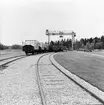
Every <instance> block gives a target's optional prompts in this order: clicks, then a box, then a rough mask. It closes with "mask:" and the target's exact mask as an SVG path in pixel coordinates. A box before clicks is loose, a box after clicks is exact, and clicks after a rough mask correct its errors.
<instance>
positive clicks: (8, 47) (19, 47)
mask: <svg viewBox="0 0 104 105" xmlns="http://www.w3.org/2000/svg"><path fill="white" fill-rule="evenodd" d="M5 49H22V46H21V45H18V44H14V45H12V46H7V45H3V44H2V43H0V50H5Z"/></svg>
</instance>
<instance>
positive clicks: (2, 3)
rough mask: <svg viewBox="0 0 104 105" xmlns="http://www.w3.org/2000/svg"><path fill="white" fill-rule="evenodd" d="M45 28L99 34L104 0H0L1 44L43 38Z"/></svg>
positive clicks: (103, 26)
mask: <svg viewBox="0 0 104 105" xmlns="http://www.w3.org/2000/svg"><path fill="white" fill-rule="evenodd" d="M46 29H50V30H73V31H75V32H76V35H77V37H76V38H77V39H80V38H81V37H82V38H89V37H95V36H97V37H100V36H101V35H102V34H104V0H0V41H1V42H2V43H3V44H6V45H12V44H21V42H22V41H23V40H27V39H30V40H38V41H41V42H42V41H43V42H45V41H47V36H46V35H45V30H46ZM56 38H57V39H59V37H53V36H51V39H52V40H55V39H56ZM69 38H71V37H70V36H69Z"/></svg>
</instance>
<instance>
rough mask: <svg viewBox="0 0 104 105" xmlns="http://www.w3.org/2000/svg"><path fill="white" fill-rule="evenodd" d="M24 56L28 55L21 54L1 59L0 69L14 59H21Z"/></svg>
mask: <svg viewBox="0 0 104 105" xmlns="http://www.w3.org/2000/svg"><path fill="white" fill-rule="evenodd" d="M24 57H26V56H24V55H21V56H14V57H10V58H5V59H2V60H0V69H1V70H2V69H3V68H5V67H6V65H7V64H9V63H11V62H13V61H16V60H19V59H21V58H24Z"/></svg>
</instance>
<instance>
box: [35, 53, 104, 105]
mask: <svg viewBox="0 0 104 105" xmlns="http://www.w3.org/2000/svg"><path fill="white" fill-rule="evenodd" d="M50 56H51V55H50V54H46V55H42V56H41V57H40V58H39V59H38V61H37V64H36V74H37V83H38V87H39V91H40V97H41V104H42V105H82V104H83V105H103V103H102V101H101V100H99V99H98V98H96V97H94V96H92V95H91V94H90V93H89V92H88V91H86V89H84V88H82V87H81V86H79V85H78V84H76V83H75V81H73V80H72V79H70V77H68V76H66V75H65V74H64V73H63V72H61V71H60V70H59V69H57V67H55V66H54V65H53V64H52V62H51V61H50ZM44 61H45V62H44Z"/></svg>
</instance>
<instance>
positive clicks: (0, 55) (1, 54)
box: [0, 49, 25, 59]
mask: <svg viewBox="0 0 104 105" xmlns="http://www.w3.org/2000/svg"><path fill="white" fill-rule="evenodd" d="M19 55H25V53H24V52H23V51H22V50H10V49H9V50H0V59H5V58H8V57H13V56H19Z"/></svg>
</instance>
